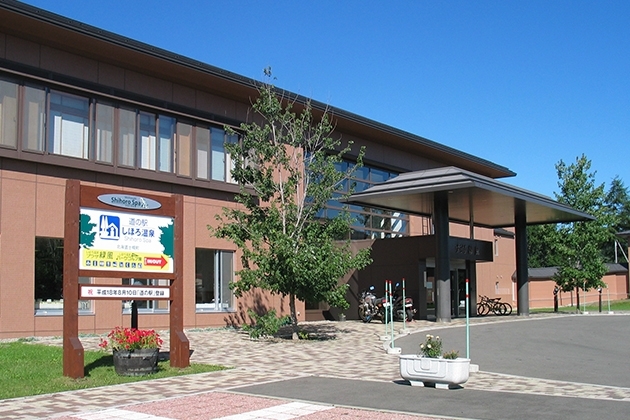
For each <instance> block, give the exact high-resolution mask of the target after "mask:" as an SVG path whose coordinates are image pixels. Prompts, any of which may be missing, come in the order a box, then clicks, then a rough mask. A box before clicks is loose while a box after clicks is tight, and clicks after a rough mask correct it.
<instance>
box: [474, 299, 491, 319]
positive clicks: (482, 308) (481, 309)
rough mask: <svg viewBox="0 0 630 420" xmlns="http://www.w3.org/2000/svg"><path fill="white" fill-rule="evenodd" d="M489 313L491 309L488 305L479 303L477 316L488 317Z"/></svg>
mask: <svg viewBox="0 0 630 420" xmlns="http://www.w3.org/2000/svg"><path fill="white" fill-rule="evenodd" d="M488 312H490V307H489V306H488V304H487V303H485V302H479V303H478V304H477V315H479V316H486V315H488Z"/></svg>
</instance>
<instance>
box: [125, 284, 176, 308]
mask: <svg viewBox="0 0 630 420" xmlns="http://www.w3.org/2000/svg"><path fill="white" fill-rule="evenodd" d="M122 284H123V285H125V286H129V285H137V286H169V285H170V280H167V279H136V278H133V279H122ZM132 302H133V301H131V300H129V301H123V312H125V313H126V312H130V311H131V304H132ZM169 303H170V302H169V301H168V300H137V301H136V304H137V307H138V313H140V312H144V313H153V312H168V310H169Z"/></svg>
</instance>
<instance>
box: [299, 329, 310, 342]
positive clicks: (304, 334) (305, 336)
mask: <svg viewBox="0 0 630 420" xmlns="http://www.w3.org/2000/svg"><path fill="white" fill-rule="evenodd" d="M298 338H299V339H300V340H309V339H310V338H311V337H310V336H309V335H308V332H307V331H304V330H300V331H298Z"/></svg>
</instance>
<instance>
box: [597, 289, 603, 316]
mask: <svg viewBox="0 0 630 420" xmlns="http://www.w3.org/2000/svg"><path fill="white" fill-rule="evenodd" d="M597 291H598V292H599V313H602V288H601V287H598V288H597Z"/></svg>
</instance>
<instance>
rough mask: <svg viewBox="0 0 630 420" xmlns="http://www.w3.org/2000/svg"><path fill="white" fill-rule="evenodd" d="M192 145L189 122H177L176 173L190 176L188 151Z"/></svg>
mask: <svg viewBox="0 0 630 420" xmlns="http://www.w3.org/2000/svg"><path fill="white" fill-rule="evenodd" d="M191 145H192V126H191V125H190V124H184V123H179V122H178V123H177V146H176V156H177V174H178V175H182V176H191V174H192V170H191V160H190V152H191Z"/></svg>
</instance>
